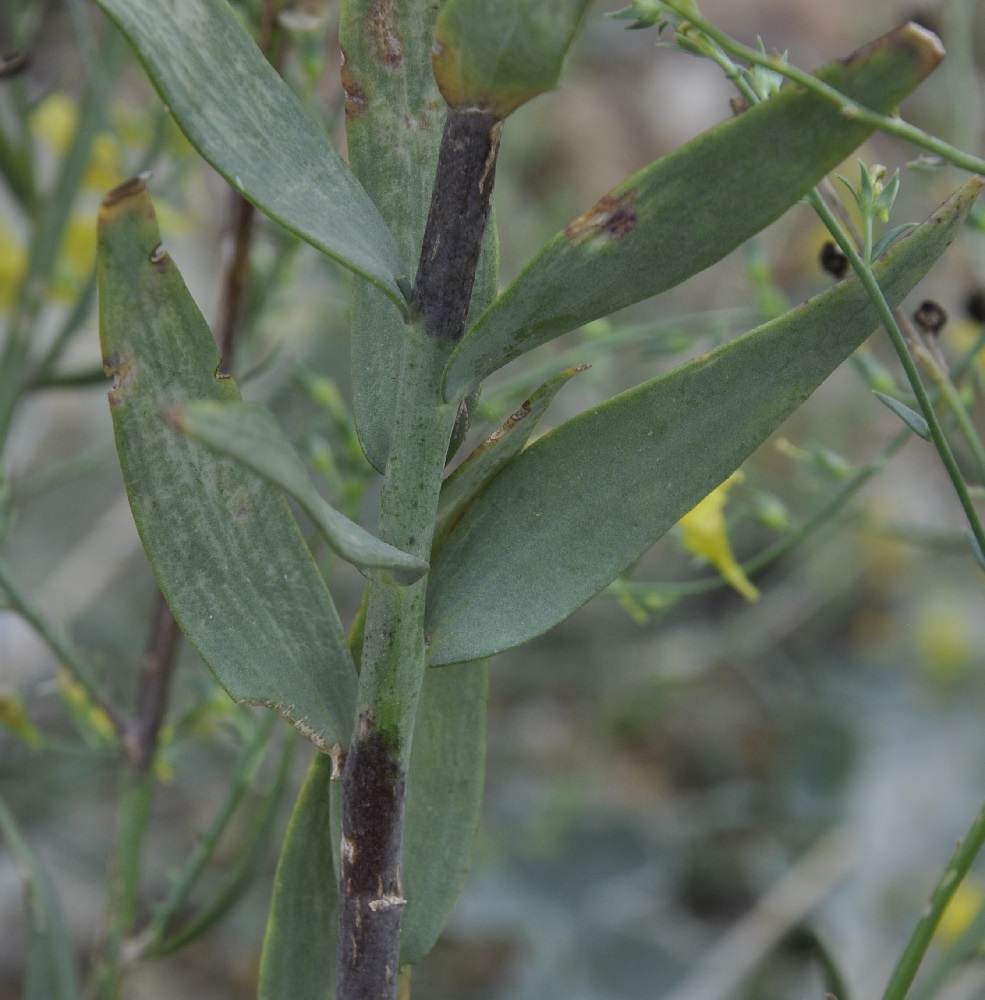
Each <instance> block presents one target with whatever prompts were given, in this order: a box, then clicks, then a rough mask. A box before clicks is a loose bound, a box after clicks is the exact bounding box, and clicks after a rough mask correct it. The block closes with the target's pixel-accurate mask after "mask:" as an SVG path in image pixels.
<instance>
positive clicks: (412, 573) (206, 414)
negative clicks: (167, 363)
mask: <svg viewBox="0 0 985 1000" xmlns="http://www.w3.org/2000/svg"><path fill="white" fill-rule="evenodd" d="M169 416H170V418H171V419H172V421H173V422H174V423H175V425H176V426H177V427H180V428H181V430H183V431H184V432H185V433H186V434H190V435H191V436H192V437H194V438H196V439H197V440H199V441H201V442H202V443H203V444H205V445H207V446H208V447H209V448H211V449H212V450H213V451H215V452H217V453H218V454H220V455H227V456H229V457H230V458H233V459H235V460H236V461H237V462H239V463H241V464H242V465H244V466H245V467H246V468H248V469H250V470H252V471H253V472H255V473H256V474H257V475H258V476H262V477H263V478H264V479H266V480H267V482H269V483H272V484H273V485H274V486H277V487H279V488H280V489H282V490H283V491H284V492H285V493H286V494H287V495H288V496H289V497H292V498H293V499H294V500H295V501H297V503H298V505H299V506H300V507H301V509H302V510H303V511H304V512H305V513H306V514H307V515H308V516H309V517H310V518H311V519H312V521H314V523H315V525H316V526H317V527H318V529H319V530H320V531H321V533H322V535H323V536H324V537H325V539H326V541H327V542H328V544H329V545H330V546H331V547H332V548H333V549H334V550H335V552H337V553H338V554H339V555H340V556H341V557H342V558H343V559H345V560H346V561H347V562H350V563H352V564H353V565H354V566H357V567H359V569H362V570H366V571H367V575H376V574H377V573H378V571H379V570H388V571H390V573H391V575H392V576H393V577H394V578H395V579H397V580H398V582H400V583H413V582H414V581H415V580H419V579H420V578H421V577H422V576H423V575H424V574H425V573H426V572H427V569H428V564H427V563H426V562H422V561H421V560H420V559H417V558H415V557H414V556H409V555H407V553H405V552H401V551H400V550H399V549H397V548H394V547H393V546H392V545H388V544H387V543H386V542H383V541H380V539H379V538H377V537H376V536H375V535H371V534H370V533H369V532H368V531H366V530H365V528H362V527H360V526H359V525H358V524H356V523H355V522H354V521H350V520H349V518H347V517H346V516H345V515H344V514H340V513H339V512H338V511H337V510H336V509H335V508H334V507H332V505H331V504H330V503H329V502H328V501H327V500H325V498H324V497H322V496H321V494H320V493H319V492H318V490H316V489H315V486H314V484H313V483H312V482H311V479H310V477H309V476H308V472H307V470H306V469H305V467H304V463H303V462H302V461H301V459H300V457H299V456H298V454H297V452H296V451H295V450H294V448H293V446H292V445H291V443H290V441H288V440H287V438H286V437H285V436H284V434H283V432H282V431H281V429H280V427H279V426H278V425H277V421H276V420H275V419H274V415H273V414H272V413H271V412H270V411H269V410H268V409H267V408H266V407H265V406H263V405H261V404H260V403H245V402H237V403H217V402H210V401H203V402H198V403H188V404H187V405H185V406H181V407H175V408H174V409H173V410H172V411H171V412H170V414H169Z"/></svg>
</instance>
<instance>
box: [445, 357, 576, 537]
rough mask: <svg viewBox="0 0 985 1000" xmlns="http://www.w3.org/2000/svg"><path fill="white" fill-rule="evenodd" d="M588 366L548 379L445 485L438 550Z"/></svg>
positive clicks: (568, 370) (464, 462) (466, 460)
mask: <svg viewBox="0 0 985 1000" xmlns="http://www.w3.org/2000/svg"><path fill="white" fill-rule="evenodd" d="M588 367H589V366H588V365H577V366H576V367H574V368H566V369H565V370H564V371H563V372H558V374H557V375H555V376H554V377H553V378H551V379H548V381H546V382H545V383H544V384H543V385H542V386H541V387H540V388H539V389H538V390H537V391H536V392H534V393H532V394H531V396H530V398H529V399H526V400H524V402H523V403H522V405H521V406H520V409H518V410H517V411H516V412H515V413H513V414H512V415H511V416H510V417H509V419H508V420H507V421H506V423H505V424H503V426H502V427H500V428H499V430H497V431H494V432H493V433H492V434H490V435H489V437H487V438H486V440H485V441H483V442H482V443H481V444H480V445H479V447H478V448H476V449H475V451H473V452H472V454H471V455H469V456H468V458H466V459H465V460H464V461H463V462H462V464H461V465H459V466H458V468H457V469H455V471H454V472H453V473H452V474H451V475H450V476H449V477H448V478H447V479H446V480H445V481H444V483H442V485H441V496H440V498H439V500H438V517H437V526H436V528H435V548H437V546H438V545H440V543H441V540H443V539H444V538H445V537H446V536H447V535H448V533H449V532H450V531H451V530H452V528H454V526H455V524H456V523H457V522H458V520H459V518H461V516H462V514H463V513H464V512H465V510H466V509H467V508H468V505H469V504H470V503H471V502H472V501H473V500H474V499H475V497H476V496H478V494H479V493H480V492H481V490H482V487H483V486H484V485H485V484H486V483H487V482H488V481H489V480H490V479H492V477H493V476H495V475H496V473H497V472H499V470H500V469H502V468H504V467H505V466H506V465H508V464H509V463H510V462H511V461H513V459H514V458H516V456H517V455H519V454H520V452H521V451H522V450H523V447H524V445H526V443H527V441H529V440H530V436H531V434H533V432H534V431H535V430H536V428H537V424H538V423H539V422H540V418H541V417H543V415H544V414H545V413H546V412H547V408H548V407H549V406H550V405H551V402H552V401H553V400H554V397H555V396H556V395H557V394H558V393H559V392H560V391H561V388H562V387H563V386H564V384H565V383H566V382H567V381H568V379H570V378H573V377H574V376H575V375H577V374H578V373H579V372H583V371H585V369H586V368H588Z"/></svg>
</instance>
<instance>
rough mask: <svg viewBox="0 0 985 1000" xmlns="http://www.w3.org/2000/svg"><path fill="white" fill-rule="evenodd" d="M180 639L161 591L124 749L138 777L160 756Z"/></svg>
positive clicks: (157, 599)
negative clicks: (162, 725)
mask: <svg viewBox="0 0 985 1000" xmlns="http://www.w3.org/2000/svg"><path fill="white" fill-rule="evenodd" d="M179 636H180V632H179V630H178V623H177V622H176V621H175V620H174V615H173V614H171V609H170V608H169V607H168V604H167V601H165V600H164V597H163V595H162V594H161V593H160V591H158V594H157V598H156V600H155V602H154V621H153V624H152V626H151V633H150V637H149V639H148V641H147V652H146V654H145V656H144V668H143V671H142V672H141V675H140V685H139V687H138V689H137V701H136V712H135V714H134V718H133V720H132V721H131V722H130V724H129V726H128V727H127V731H126V735H125V737H124V749H125V751H126V753H127V756H128V758H129V760H130V765H131V767H133V769H134V771H135V772H136V773H137V774H138V775H143V774H145V773H146V772H147V771H148V770H149V768H150V766H151V764H152V763H153V761H154V754H155V753H156V752H157V742H158V735H159V733H160V730H161V724H162V722H163V721H164V712H165V710H166V709H167V704H168V692H169V691H170V688H171V676H172V674H173V672H174V662H175V654H176V653H177V650H178V638H179Z"/></svg>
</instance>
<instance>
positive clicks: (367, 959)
mask: <svg viewBox="0 0 985 1000" xmlns="http://www.w3.org/2000/svg"><path fill="white" fill-rule="evenodd" d="M500 129H501V125H500V123H499V122H498V121H496V120H495V119H494V118H492V117H491V116H489V115H483V114H464V113H460V112H455V111H452V112H450V113H449V115H448V120H447V123H446V125H445V131H444V134H443V136H442V140H441V151H440V154H439V158H438V169H437V174H436V176H435V186H434V193H433V195H432V199H431V208H430V214H429V216H428V223H427V227H426V230H425V237H424V245H423V250H422V253H421V260H420V264H419V267H418V272H417V280H416V282H415V288H414V304H415V307H416V312H417V316H416V317H415V319H414V321H413V322H412V323H411V324H410V325H409V326H408V327H407V328H406V331H405V335H404V357H403V364H402V368H401V375H400V382H399V386H398V395H397V405H396V408H395V414H394V423H393V430H392V437H391V446H390V458H389V461H388V462H387V470H386V482H385V484H384V487H383V496H382V500H381V516H380V536H381V537H382V538H383V539H384V540H386V541H388V542H390V543H391V544H392V545H396V546H397V547H399V548H401V549H403V550H404V551H405V552H409V553H411V554H412V555H417V556H420V557H421V558H425V559H427V558H429V556H430V551H431V538H432V535H433V532H434V522H435V516H436V512H437V505H438V493H439V490H440V487H441V474H442V470H443V468H444V465H445V455H446V453H447V450H448V441H449V439H450V436H451V432H452V427H453V424H454V421H455V411H456V407H455V406H454V405H449V404H447V403H445V402H444V398H443V394H442V375H443V371H444V367H445V364H446V362H447V359H448V355H449V354H450V352H451V350H452V348H453V347H454V344H455V342H456V341H457V340H458V339H459V338H460V337H461V335H462V332H463V330H464V326H465V320H466V316H467V315H468V307H469V300H470V297H471V294H472V285H473V283H474V280H475V271H476V267H477V265H478V261H479V252H480V250H481V247H482V237H483V233H484V230H485V224H486V220H487V218H488V215H489V203H490V198H491V196H492V187H493V178H494V174H495V167H496V152H497V149H498V146H499V133H500ZM426 593H427V582H426V580H422V581H419V582H418V583H415V584H412V585H411V586H408V587H399V586H397V585H395V584H394V583H393V582H392V581H388V580H380V581H375V582H374V583H373V584H372V585H371V586H370V591H369V600H368V604H367V610H366V627H365V633H364V639H363V656H362V667H361V671H360V675H359V718H358V721H357V724H356V729H355V733H354V734H353V739H352V744H351V745H350V747H349V750H348V752H347V754H346V760H345V765H344V767H343V770H342V848H341V864H340V878H339V887H340V904H339V956H338V957H339V963H338V978H337V984H336V997H337V1000H395V998H396V997H397V992H398V988H399V974H400V918H401V914H402V911H403V907H404V903H405V900H404V898H403V889H402V885H401V877H400V863H401V842H402V838H403V813H404V794H405V790H406V786H407V767H408V763H409V761H410V750H411V741H412V738H413V731H414V718H415V715H416V712H417V702H418V698H419V695H420V689H421V682H422V681H423V678H424V669H425V638H424V603H425V596H426Z"/></svg>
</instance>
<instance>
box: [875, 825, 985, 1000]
mask: <svg viewBox="0 0 985 1000" xmlns="http://www.w3.org/2000/svg"><path fill="white" fill-rule="evenodd" d="M983 844H985V810H983V811H982V812H980V813H979V814H978V816H977V817H976V819H975V822H974V823H972V825H971V829H970V830H969V831H968V833H967V834H966V835H965V836H964V837H963V838H962V839H961V840H960V841H959V842H958V846H957V849H956V850H955V852H954V854H952V855H951V860H950V861H949V862H948V865H947V868H946V869H945V871H944V874H943V876H942V877H941V880H940V881H939V882H938V883H937V885H936V886H935V887H934V891H933V892H932V893H931V896H930V904H929V905H928V907H927V910H926V912H925V913H924V914H923V916H922V917H921V918H920V919H919V920H918V921H917V926H916V927H915V928H914V929H913V934H912V935H911V936H910V940H909V941H908V942H907V944H906V947H905V948H904V949H903V954H902V955H901V956H900V959H899V962H897V964H896V968H895V969H894V970H893V975H892V977H891V978H890V980H889V985H888V986H887V987H886V992H885V993H884V994H883V997H882V1000H903V997H905V996H906V994H907V992H908V990H909V989H910V986H911V985H912V984H913V980H914V978H915V977H916V974H917V970H918V969H919V968H920V963H921V962H922V961H923V957H924V955H925V954H926V953H927V948H928V947H929V946H930V941H931V938H933V936H934V931H935V930H936V929H937V924H938V923H939V922H940V919H941V915H942V914H943V912H944V910H945V908H946V907H947V904H948V903H949V902H950V901H951V897H952V896H953V895H954V893H955V891H956V890H957V888H958V886H959V885H960V884H961V881H962V879H963V878H964V877H965V875H967V874H968V869H969V868H971V864H972V862H973V861H974V860H975V858H976V857H977V856H978V853H979V851H981V849H982V845H983Z"/></svg>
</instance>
